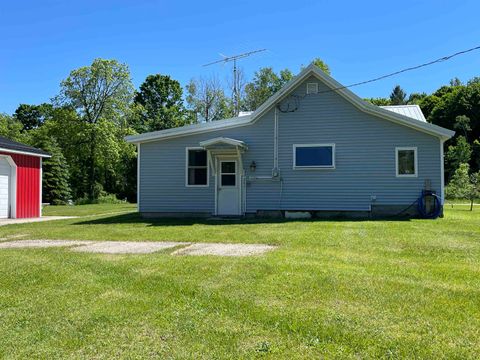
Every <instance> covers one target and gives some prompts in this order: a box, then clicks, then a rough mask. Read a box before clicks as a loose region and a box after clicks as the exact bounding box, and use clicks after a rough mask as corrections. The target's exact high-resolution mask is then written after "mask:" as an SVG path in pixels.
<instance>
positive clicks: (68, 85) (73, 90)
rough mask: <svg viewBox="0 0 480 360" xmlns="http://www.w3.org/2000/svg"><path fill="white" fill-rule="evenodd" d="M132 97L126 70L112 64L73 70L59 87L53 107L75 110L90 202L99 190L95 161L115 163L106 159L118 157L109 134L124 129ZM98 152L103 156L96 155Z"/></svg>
mask: <svg viewBox="0 0 480 360" xmlns="http://www.w3.org/2000/svg"><path fill="white" fill-rule="evenodd" d="M132 93H133V86H132V83H131V80H130V73H129V71H128V67H127V65H125V64H120V63H119V62H117V61H116V60H104V59H95V60H94V61H93V63H92V64H91V65H90V66H84V67H81V68H79V69H76V70H73V71H72V72H71V73H70V75H69V76H68V77H67V78H66V79H65V80H63V81H62V83H61V90H60V94H59V96H57V98H56V99H55V101H56V103H57V104H59V105H63V106H71V107H72V108H74V109H76V111H77V112H78V114H79V118H80V120H81V121H82V122H83V123H84V125H85V126H83V128H84V129H83V130H84V133H86V136H85V134H82V135H81V137H82V138H83V139H82V140H83V141H85V142H86V143H87V144H88V151H87V152H86V154H85V159H84V160H85V161H84V164H85V166H86V169H87V173H88V179H87V187H88V190H87V195H88V197H89V199H91V200H93V199H94V198H95V197H96V194H98V191H96V190H95V189H98V187H99V186H101V184H98V185H97V180H99V177H100V173H99V172H98V171H96V169H97V165H101V164H99V158H103V159H105V158H107V156H108V159H109V161H110V162H111V161H114V160H116V159H112V158H110V157H109V156H115V157H116V156H118V144H117V141H115V139H116V138H117V137H116V135H115V133H111V130H113V129H114V128H115V127H116V126H118V127H120V128H122V127H124V126H125V120H126V113H127V111H128V109H129V107H130V103H131V100H132ZM107 129H109V130H107ZM121 141H123V139H122V140H121ZM99 149H103V150H106V151H107V153H100V152H98V151H99ZM104 180H105V179H104Z"/></svg>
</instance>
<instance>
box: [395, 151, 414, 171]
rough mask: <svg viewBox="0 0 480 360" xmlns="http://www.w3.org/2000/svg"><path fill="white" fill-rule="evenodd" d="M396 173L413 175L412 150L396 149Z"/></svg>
mask: <svg viewBox="0 0 480 360" xmlns="http://www.w3.org/2000/svg"><path fill="white" fill-rule="evenodd" d="M398 175H415V151H414V150H398Z"/></svg>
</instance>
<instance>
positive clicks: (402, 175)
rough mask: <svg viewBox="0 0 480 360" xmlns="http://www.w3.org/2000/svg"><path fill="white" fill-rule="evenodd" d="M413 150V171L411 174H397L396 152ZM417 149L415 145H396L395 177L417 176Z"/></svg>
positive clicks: (396, 155)
mask: <svg viewBox="0 0 480 360" xmlns="http://www.w3.org/2000/svg"><path fill="white" fill-rule="evenodd" d="M405 150H406V151H408V150H410V151H413V159H414V160H413V162H414V167H415V169H414V170H415V172H414V173H413V174H399V173H398V152H399V151H405ZM417 153H418V150H417V147H416V146H397V147H396V148H395V176H396V177H397V178H416V177H418V155H417Z"/></svg>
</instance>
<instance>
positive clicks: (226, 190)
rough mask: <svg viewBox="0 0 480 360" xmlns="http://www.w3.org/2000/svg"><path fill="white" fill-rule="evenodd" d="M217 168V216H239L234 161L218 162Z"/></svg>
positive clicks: (238, 191)
mask: <svg viewBox="0 0 480 360" xmlns="http://www.w3.org/2000/svg"><path fill="white" fill-rule="evenodd" d="M219 165H220V166H219V167H218V180H217V181H218V189H217V191H218V193H217V213H218V215H240V196H239V195H240V184H239V179H238V178H239V177H238V163H237V161H236V160H220V164H219Z"/></svg>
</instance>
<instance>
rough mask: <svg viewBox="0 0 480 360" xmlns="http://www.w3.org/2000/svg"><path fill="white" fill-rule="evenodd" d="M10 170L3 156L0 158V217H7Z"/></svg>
mask: <svg viewBox="0 0 480 360" xmlns="http://www.w3.org/2000/svg"><path fill="white" fill-rule="evenodd" d="M11 177H12V170H11V167H10V164H9V163H8V161H7V160H6V159H5V158H0V218H8V217H9V210H10V181H11Z"/></svg>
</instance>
